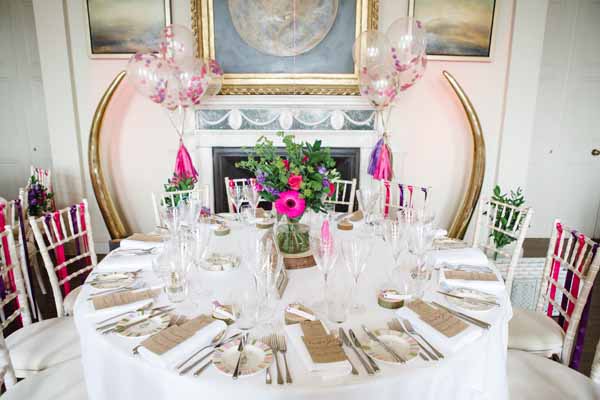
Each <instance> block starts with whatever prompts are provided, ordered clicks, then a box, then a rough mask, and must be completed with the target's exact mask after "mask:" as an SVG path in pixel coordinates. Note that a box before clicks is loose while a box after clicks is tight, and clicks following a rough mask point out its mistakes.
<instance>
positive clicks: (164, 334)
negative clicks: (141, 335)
mask: <svg viewBox="0 0 600 400" xmlns="http://www.w3.org/2000/svg"><path fill="white" fill-rule="evenodd" d="M211 322H213V319H212V318H211V317H210V316H208V315H199V316H198V317H196V318H192V319H190V320H189V321H187V322H185V323H183V324H181V325H173V326H170V327H168V328H167V329H165V330H163V331H161V332H159V333H156V334H154V335H152V336H150V337H149V338H148V339H146V340H144V341H143V342H142V343H141V346H144V347H145V348H146V349H148V350H150V351H151V352H153V353H154V354H158V355H161V354H164V353H166V352H167V351H169V350H171V349H172V348H174V347H175V346H177V345H178V344H180V343H183V342H184V341H185V340H187V339H189V338H191V337H192V336H194V335H195V334H196V332H198V331H199V330H200V329H202V328H204V327H205V326H207V325H209V324H210V323H211Z"/></svg>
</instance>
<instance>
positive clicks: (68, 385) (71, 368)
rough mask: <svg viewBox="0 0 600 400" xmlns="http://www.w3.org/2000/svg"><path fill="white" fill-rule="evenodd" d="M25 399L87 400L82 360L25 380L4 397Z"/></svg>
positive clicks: (4, 399) (64, 364) (15, 399)
mask: <svg viewBox="0 0 600 400" xmlns="http://www.w3.org/2000/svg"><path fill="white" fill-rule="evenodd" d="M25 399H27V400H48V399H60V400H85V399H87V392H86V388H85V382H84V380H83V371H82V366H81V359H79V358H77V359H75V360H71V361H67V362H65V363H63V364H61V365H59V366H57V367H55V368H52V369H49V370H46V371H43V372H40V373H39V374H37V375H35V376H32V377H30V378H27V379H24V380H22V381H20V382H19V383H17V384H16V385H15V386H13V387H12V388H10V390H8V391H7V392H6V393H4V395H2V400H25Z"/></svg>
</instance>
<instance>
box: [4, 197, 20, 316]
mask: <svg viewBox="0 0 600 400" xmlns="http://www.w3.org/2000/svg"><path fill="white" fill-rule="evenodd" d="M4 209H5V204H0V232H4V229H5V225H6V216H5V215H4ZM10 234H11V235H12V232H11V233H10ZM2 250H3V252H4V259H5V260H6V265H12V259H11V257H10V249H9V248H8V239H7V238H5V237H3V238H2ZM0 281H1V284H0V298H2V299H4V298H5V297H6V287H5V282H4V276H0ZM8 285H9V288H10V290H11V291H12V292H13V293H14V292H16V291H17V284H16V282H15V274H14V272H13V270H12V269H11V270H9V271H8ZM15 302H16V303H15V304H16V306H17V307H19V299H18V298H15ZM20 318H21V323H22V322H23V316H21V317H20Z"/></svg>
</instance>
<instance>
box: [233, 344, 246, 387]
mask: <svg viewBox="0 0 600 400" xmlns="http://www.w3.org/2000/svg"><path fill="white" fill-rule="evenodd" d="M247 337H248V334H245V335H244V336H243V337H242V338H241V339H240V344H239V346H238V349H237V351H238V353H240V355H239V357H238V360H237V364H236V365H235V369H234V370H233V376H232V378H233V379H237V378H238V376H239V375H240V366H241V365H242V359H243V358H244V344H245V342H246V338H247Z"/></svg>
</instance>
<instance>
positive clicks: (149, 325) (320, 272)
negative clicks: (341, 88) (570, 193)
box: [75, 135, 512, 399]
mask: <svg viewBox="0 0 600 400" xmlns="http://www.w3.org/2000/svg"><path fill="white" fill-rule="evenodd" d="M282 140H283V142H284V144H285V146H286V153H287V158H285V159H282V158H281V157H280V156H279V155H277V154H276V152H275V151H274V145H273V143H272V142H271V141H270V140H268V139H266V138H265V139H262V141H261V142H260V143H258V144H257V146H256V147H255V151H256V152H257V154H258V155H259V156H260V158H259V159H254V158H251V157H249V158H248V160H247V161H243V162H240V163H239V165H238V167H239V168H244V169H248V170H249V171H251V172H252V173H253V174H254V175H255V177H256V178H253V179H248V180H247V181H242V182H241V185H240V186H238V184H237V183H235V182H233V181H229V182H230V185H229V186H230V187H229V188H228V190H230V198H231V199H232V201H233V203H234V208H233V210H234V212H233V213H225V214H220V215H219V214H211V213H209V212H206V210H207V207H208V205H207V204H203V200H201V199H197V198H193V197H191V196H190V197H188V198H180V199H179V201H178V202H177V204H174V203H175V202H171V203H169V204H161V209H160V217H161V221H162V222H161V226H160V227H157V230H156V232H153V233H149V234H139V233H138V234H134V235H132V236H130V237H129V238H127V239H125V240H123V241H122V242H121V247H119V248H118V249H116V250H113V251H112V252H111V253H110V254H109V255H108V256H107V257H106V258H105V259H103V260H102V262H100V263H99V264H98V266H97V267H96V268H95V269H94V270H93V272H92V273H91V274H90V275H89V276H88V277H87V279H86V282H85V284H84V285H83V288H82V290H81V295H80V296H79V298H78V300H77V303H76V305H75V323H76V326H77V329H78V332H79V334H80V337H81V344H82V363H83V368H84V374H85V378H86V384H87V387H88V392H89V397H90V398H91V399H106V398H111V399H125V398H152V399H182V398H191V397H192V396H198V395H200V396H207V397H208V398H211V399H220V398H223V399H229V398H233V397H234V396H236V397H242V396H243V397H244V398H260V399H265V398H283V397H285V398H286V399H287V398H298V399H304V398H309V397H310V398H311V399H313V398H317V399H333V398H340V397H342V396H343V397H344V398H357V399H358V398H363V397H365V396H368V395H372V394H373V393H377V396H378V398H394V399H395V398H398V396H403V397H404V398H415V399H428V398H431V399H434V398H435V399H437V398H445V399H447V398H456V399H471V398H472V399H482V398H486V399H487V398H489V399H505V398H506V397H507V391H506V343H507V336H508V335H507V326H508V321H509V320H510V318H511V316H512V308H511V305H510V301H509V299H508V298H507V295H506V291H505V290H504V283H503V280H502V277H501V276H500V274H499V272H498V271H497V270H496V269H495V267H494V266H493V265H492V264H489V263H488V261H487V258H486V257H485V255H484V254H483V253H481V251H480V250H478V249H475V248H469V247H468V246H466V244H465V243H464V242H459V241H455V240H451V239H448V238H446V237H445V232H444V231H443V230H440V229H438V228H437V227H436V225H435V214H434V213H433V212H432V211H431V210H430V209H428V208H426V207H423V208H405V207H398V208H396V209H394V210H393V212H390V210H387V212H386V213H382V210H380V209H378V207H377V204H379V202H378V194H377V193H378V192H377V190H376V189H375V188H374V187H370V186H369V184H368V183H367V184H366V185H364V186H363V187H362V188H361V193H360V195H359V200H360V203H361V204H362V205H363V206H364V208H362V209H361V210H360V211H356V212H352V211H351V212H340V211H339V210H336V207H335V205H332V204H331V203H328V201H327V199H328V198H332V196H333V195H334V190H335V186H333V184H331V182H332V181H334V180H335V179H337V178H338V177H339V175H338V173H337V171H336V170H335V163H334V162H333V160H332V158H331V156H330V155H329V149H326V148H321V147H320V143H319V141H316V142H315V143H312V144H306V143H296V142H295V141H294V139H293V137H292V136H285V135H282ZM284 161H285V162H284ZM232 182H233V184H231V183H232ZM260 201H268V202H271V203H272V206H273V209H272V210H264V209H262V208H261V207H259V203H260Z"/></svg>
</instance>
